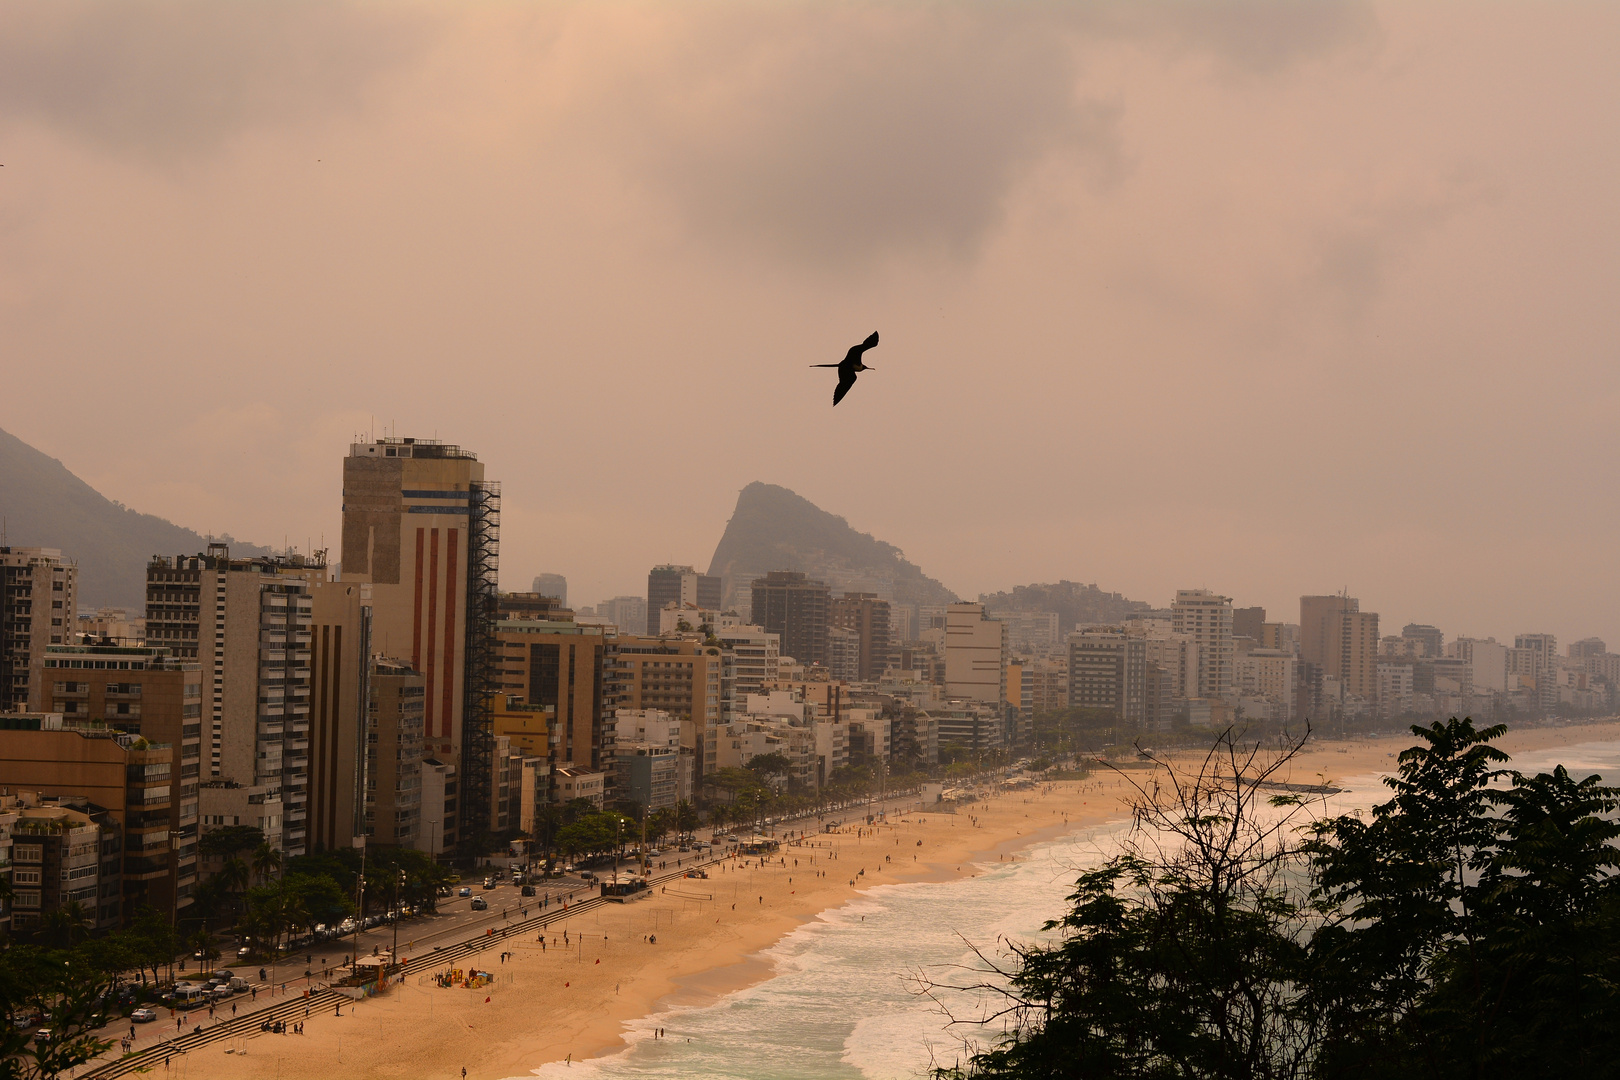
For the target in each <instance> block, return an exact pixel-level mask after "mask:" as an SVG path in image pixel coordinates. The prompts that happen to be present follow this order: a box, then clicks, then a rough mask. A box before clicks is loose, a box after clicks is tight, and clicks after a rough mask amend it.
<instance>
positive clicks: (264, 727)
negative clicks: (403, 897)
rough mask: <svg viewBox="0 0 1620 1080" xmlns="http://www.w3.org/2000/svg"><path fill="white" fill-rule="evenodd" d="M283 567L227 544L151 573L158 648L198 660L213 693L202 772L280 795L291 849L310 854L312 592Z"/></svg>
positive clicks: (150, 627)
mask: <svg viewBox="0 0 1620 1080" xmlns="http://www.w3.org/2000/svg"><path fill="white" fill-rule="evenodd" d="M289 565H290V562H289V561H288V560H282V559H261V558H254V559H233V558H231V557H230V551H229V549H228V548H227V547H226V546H225V545H224V544H210V545H209V546H208V551H207V552H206V553H204V554H201V555H180V556H175V557H172V558H169V557H162V556H159V557H157V558H154V559H153V560H152V561H151V562H150V563H148V564H147V569H146V628H147V629H146V632H147V641H148V643H149V644H150V645H154V646H165V647H168V648H169V649H171V650H172V651H173V652H174V653H175V654H176V655H177V656H180V657H183V658H186V659H194V660H196V661H197V664H198V667H199V674H200V675H201V678H202V684H203V708H202V712H203V717H202V742H203V752H204V760H203V762H202V773H203V777H204V779H207V780H220V779H223V780H229V781H233V782H235V783H238V784H242V785H244V786H254V787H262V788H264V789H265V790H266V791H269V792H272V793H276V794H279V795H280V796H281V799H282V804H283V831H282V841H283V845H284V847H283V850H284V851H285V852H286V853H287V854H289V855H301V854H303V853H304V851H305V850H306V849H307V847H308V843H307V838H308V817H309V735H310V730H309V728H310V719H309V716H310V690H311V683H312V680H313V673H312V671H311V669H310V636H311V635H310V621H311V617H312V607H313V601H312V600H311V598H310V592H309V589H310V583H309V582H308V581H307V580H305V579H303V578H299V577H284V576H282V573H281V571H282V570H284V569H286V568H287V567H288V566H289Z"/></svg>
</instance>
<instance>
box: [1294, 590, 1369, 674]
mask: <svg viewBox="0 0 1620 1080" xmlns="http://www.w3.org/2000/svg"><path fill="white" fill-rule="evenodd" d="M1360 610H1361V601H1360V600H1357V599H1356V598H1355V597H1353V596H1302V597H1300V598H1299V658H1300V659H1301V660H1303V661H1305V663H1307V664H1315V665H1316V666H1317V667H1319V668H1321V669H1322V671H1323V673H1325V674H1326V675H1328V676H1330V677H1333V678H1337V677H1338V671H1337V669H1336V668H1333V667H1332V664H1335V663H1337V661H1336V660H1334V661H1331V662H1330V660H1329V657H1330V656H1337V655H1338V654H1339V652H1340V646H1339V638H1340V635H1339V621H1338V620H1339V614H1340V613H1341V612H1345V611H1360Z"/></svg>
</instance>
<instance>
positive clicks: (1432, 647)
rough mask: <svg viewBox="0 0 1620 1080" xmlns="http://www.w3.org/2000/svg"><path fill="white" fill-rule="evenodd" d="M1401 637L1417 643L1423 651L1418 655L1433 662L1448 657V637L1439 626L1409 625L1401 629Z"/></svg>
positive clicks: (1425, 624)
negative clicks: (1438, 658) (1446, 647)
mask: <svg viewBox="0 0 1620 1080" xmlns="http://www.w3.org/2000/svg"><path fill="white" fill-rule="evenodd" d="M1401 637H1403V638H1405V639H1406V640H1407V641H1412V642H1416V643H1417V645H1418V646H1419V647H1420V648H1421V649H1422V652H1420V653H1418V654H1417V655H1420V656H1425V657H1428V658H1429V659H1430V660H1433V659H1434V658H1435V657H1437V656H1444V655H1446V649H1445V645H1446V635H1445V634H1444V633H1442V632H1441V630H1440V628H1439V627H1438V626H1429V625H1428V624H1427V623H1407V624H1406V625H1405V626H1403V627H1401Z"/></svg>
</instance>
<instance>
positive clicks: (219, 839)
mask: <svg viewBox="0 0 1620 1080" xmlns="http://www.w3.org/2000/svg"><path fill="white" fill-rule="evenodd" d="M264 842H265V840H264V830H263V829H259V828H256V827H255V826H252V825H227V826H225V827H224V828H222V829H215V830H213V831H212V832H205V833H203V834H202V836H201V837H200V838H199V839H198V841H197V851H198V852H199V853H200V854H202V855H209V856H216V857H217V856H220V855H240V854H241V853H242V852H244V851H253V850H255V849H257V848H258V847H259V846H260V845H261V844H263V843H264Z"/></svg>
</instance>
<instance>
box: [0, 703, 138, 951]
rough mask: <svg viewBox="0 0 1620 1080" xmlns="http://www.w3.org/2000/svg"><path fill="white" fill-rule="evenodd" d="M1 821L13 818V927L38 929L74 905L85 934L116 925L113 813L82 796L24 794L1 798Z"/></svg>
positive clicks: (118, 857) (118, 867)
mask: <svg viewBox="0 0 1620 1080" xmlns="http://www.w3.org/2000/svg"><path fill="white" fill-rule="evenodd" d="M3 734H5V732H4V731H0V735H3ZM121 738H124V739H132V738H133V736H128V735H126V736H122V737H121ZM0 757H3V755H0ZM137 768H141V769H143V770H144V768H146V766H145V765H142V766H137ZM0 814H4V815H5V816H6V817H7V818H10V819H12V823H11V864H12V865H11V887H12V911H11V925H12V926H13V927H14V928H16V929H18V930H27V931H33V930H36V929H38V928H39V927H40V926H41V924H42V923H44V922H45V920H46V919H47V918H48V917H49V915H50V913H51V912H52V911H55V910H57V909H59V908H62V907H65V906H66V905H68V904H70V903H73V904H77V905H79V908H80V910H81V911H83V912H84V913H85V915H86V919H85V923H86V926H85V929H87V930H91V931H100V930H110V929H112V928H113V927H115V926H117V925H118V922H119V918H120V915H121V913H122V907H123V903H122V896H121V879H122V873H123V867H122V862H123V842H122V833H123V828H122V827H121V826H120V824H119V822H118V821H117V820H116V816H115V815H114V813H113V812H112V811H111V810H110V809H107V808H104V807H101V806H98V805H97V804H95V803H92V802H90V801H89V799H87V798H85V797H84V796H82V795H57V796H44V797H42V796H41V795H40V793H39V792H37V791H20V792H18V793H17V794H16V795H4V794H0Z"/></svg>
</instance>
